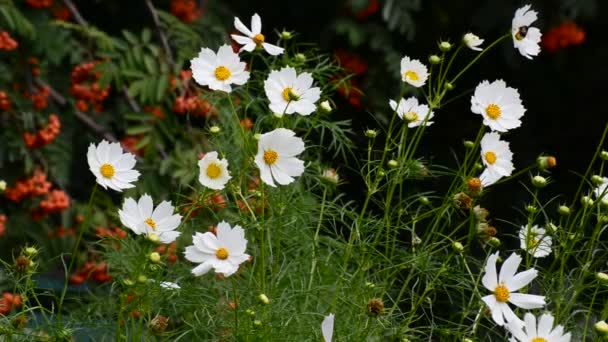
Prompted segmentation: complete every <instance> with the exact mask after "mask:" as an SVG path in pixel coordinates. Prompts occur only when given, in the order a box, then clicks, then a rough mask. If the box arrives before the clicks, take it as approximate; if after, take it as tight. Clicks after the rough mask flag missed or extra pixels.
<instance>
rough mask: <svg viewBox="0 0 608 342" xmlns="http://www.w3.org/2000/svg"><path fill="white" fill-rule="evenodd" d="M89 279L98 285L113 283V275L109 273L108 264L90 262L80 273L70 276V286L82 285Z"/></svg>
mask: <svg viewBox="0 0 608 342" xmlns="http://www.w3.org/2000/svg"><path fill="white" fill-rule="evenodd" d="M88 279H93V280H94V281H95V282H97V283H106V282H108V281H111V280H112V275H110V273H108V264H107V263H106V262H105V261H104V262H100V263H96V262H94V261H89V262H87V263H85V264H84V265H83V266H82V267H81V268H80V269H79V270H78V271H76V272H75V273H74V274H72V275H71V276H70V284H72V285H78V284H82V283H84V281H85V280H88Z"/></svg>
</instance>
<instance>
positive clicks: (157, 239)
mask: <svg viewBox="0 0 608 342" xmlns="http://www.w3.org/2000/svg"><path fill="white" fill-rule="evenodd" d="M148 241H150V242H153V243H159V242H160V236H159V235H158V234H156V233H150V234H148Z"/></svg>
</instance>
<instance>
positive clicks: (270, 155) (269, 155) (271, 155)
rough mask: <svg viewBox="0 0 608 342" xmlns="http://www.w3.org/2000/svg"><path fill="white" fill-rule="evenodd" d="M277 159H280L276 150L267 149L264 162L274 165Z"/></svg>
mask: <svg viewBox="0 0 608 342" xmlns="http://www.w3.org/2000/svg"><path fill="white" fill-rule="evenodd" d="M277 159H279V154H278V153H277V152H276V151H274V150H266V151H264V162H266V164H268V165H272V164H274V163H276V161H277Z"/></svg>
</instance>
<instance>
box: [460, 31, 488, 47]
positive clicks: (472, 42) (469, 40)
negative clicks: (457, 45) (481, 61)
mask: <svg viewBox="0 0 608 342" xmlns="http://www.w3.org/2000/svg"><path fill="white" fill-rule="evenodd" d="M462 41H463V42H464V44H465V45H466V46H467V47H468V48H469V49H471V50H475V51H481V48H480V47H479V45H481V44H483V39H479V37H478V36H477V35H476V34H473V33H471V32H469V33H467V34H465V35H464V37H462Z"/></svg>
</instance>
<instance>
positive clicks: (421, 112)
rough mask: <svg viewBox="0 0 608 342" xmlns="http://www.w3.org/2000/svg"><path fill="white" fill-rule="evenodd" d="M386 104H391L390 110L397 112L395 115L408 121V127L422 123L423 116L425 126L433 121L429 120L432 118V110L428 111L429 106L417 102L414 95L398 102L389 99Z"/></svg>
mask: <svg viewBox="0 0 608 342" xmlns="http://www.w3.org/2000/svg"><path fill="white" fill-rule="evenodd" d="M388 104H389V105H390V106H391V109H392V110H394V111H395V112H397V115H398V116H399V117H400V118H401V119H403V120H406V121H407V122H408V124H407V126H408V127H410V128H412V127H416V126H420V125H422V124H424V120H425V117H426V120H427V121H426V125H427V126H430V125H432V124H433V122H432V121H430V120H431V119H432V118H433V112H431V111H429V106H427V105H425V104H418V99H416V98H415V97H410V98H408V99H407V100H405V99H401V100H399V103H397V102H395V101H394V100H390V101H389V102H388ZM427 116H428V117H427Z"/></svg>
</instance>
